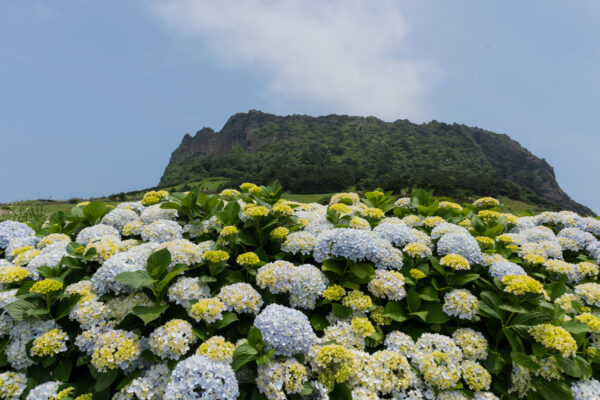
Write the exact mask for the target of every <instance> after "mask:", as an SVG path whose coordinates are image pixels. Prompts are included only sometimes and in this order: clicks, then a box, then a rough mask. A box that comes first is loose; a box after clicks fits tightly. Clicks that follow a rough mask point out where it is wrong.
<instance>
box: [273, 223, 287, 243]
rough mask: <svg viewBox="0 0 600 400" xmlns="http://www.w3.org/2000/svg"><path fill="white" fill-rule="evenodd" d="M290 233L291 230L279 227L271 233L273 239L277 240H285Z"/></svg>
mask: <svg viewBox="0 0 600 400" xmlns="http://www.w3.org/2000/svg"><path fill="white" fill-rule="evenodd" d="M289 233H290V231H289V229H288V228H286V227H283V226H279V227H277V228H275V229H273V230H272V231H271V234H270V235H271V237H272V238H273V239H275V240H283V239H285V238H286V236H287V235H288V234H289Z"/></svg>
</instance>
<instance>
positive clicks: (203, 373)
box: [164, 354, 239, 400]
mask: <svg viewBox="0 0 600 400" xmlns="http://www.w3.org/2000/svg"><path fill="white" fill-rule="evenodd" d="M238 395H239V387H238V382H237V379H236V376H235V373H234V372H233V369H231V367H230V366H229V365H228V364H225V363H223V362H219V361H212V360H209V359H208V358H206V357H204V356H202V355H200V354H196V355H193V356H191V357H189V358H186V359H185V360H183V361H181V362H180V363H179V364H177V366H176V367H175V369H174V370H173V372H172V373H171V378H170V379H169V383H168V385H167V389H166V390H165V397H164V399H165V400H235V399H237V397H238Z"/></svg>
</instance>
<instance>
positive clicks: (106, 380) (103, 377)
mask: <svg viewBox="0 0 600 400" xmlns="http://www.w3.org/2000/svg"><path fill="white" fill-rule="evenodd" d="M117 376H119V370H118V369H110V370H108V372H105V373H103V374H100V373H97V376H96V377H94V378H95V380H96V384H95V385H94V391H95V392H96V393H98V392H102V391H103V390H106V389H108V388H109V387H110V385H112V383H113V382H114V381H115V380H116V379H117Z"/></svg>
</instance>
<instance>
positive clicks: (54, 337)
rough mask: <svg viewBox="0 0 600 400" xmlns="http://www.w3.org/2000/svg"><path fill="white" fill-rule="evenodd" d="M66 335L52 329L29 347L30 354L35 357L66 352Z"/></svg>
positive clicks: (63, 332) (61, 331)
mask: <svg viewBox="0 0 600 400" xmlns="http://www.w3.org/2000/svg"><path fill="white" fill-rule="evenodd" d="M67 340H68V336H67V333H66V332H65V331H63V330H60V329H52V330H50V331H48V332H46V333H44V334H43V335H41V336H39V337H37V338H36V339H35V340H34V341H33V345H32V346H31V354H32V355H34V356H37V357H45V356H51V355H52V356H53V355H55V354H58V353H61V352H63V351H67V345H66V341H67Z"/></svg>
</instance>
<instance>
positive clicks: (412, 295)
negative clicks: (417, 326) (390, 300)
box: [406, 287, 421, 312]
mask: <svg viewBox="0 0 600 400" xmlns="http://www.w3.org/2000/svg"><path fill="white" fill-rule="evenodd" d="M406 304H407V306H408V310H409V311H411V312H415V311H418V310H419V307H421V299H420V298H419V293H417V291H416V290H415V288H414V287H412V288H410V290H409V291H408V293H407V294H406Z"/></svg>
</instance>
